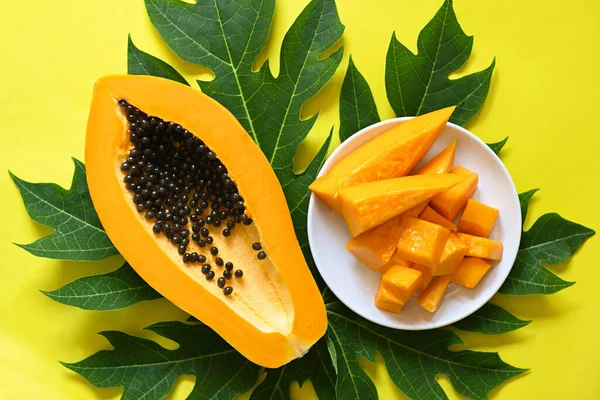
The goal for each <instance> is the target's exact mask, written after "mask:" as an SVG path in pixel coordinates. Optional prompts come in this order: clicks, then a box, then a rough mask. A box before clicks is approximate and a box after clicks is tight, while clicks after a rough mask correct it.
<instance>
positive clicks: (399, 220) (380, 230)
mask: <svg viewBox="0 0 600 400" xmlns="http://www.w3.org/2000/svg"><path fill="white" fill-rule="evenodd" d="M426 204H427V203H426V202H424V203H421V204H418V205H417V206H415V207H413V208H411V209H410V210H408V211H406V212H405V213H404V214H401V215H399V216H397V217H394V218H392V219H391V220H389V221H387V222H385V223H384V224H382V225H379V226H376V227H375V228H373V229H371V230H369V231H366V232H363V233H361V234H360V235H358V236H357V237H355V238H353V239H351V240H350V241H349V242H348V244H346V248H347V249H348V250H349V251H350V252H351V253H352V254H354V256H355V257H356V258H358V259H359V260H360V261H361V262H362V263H363V264H365V265H366V266H367V267H369V268H371V269H372V270H374V271H377V270H379V269H380V268H382V267H383V266H384V265H386V264H387V263H390V262H391V260H390V259H391V257H392V255H393V254H394V253H395V252H396V246H397V245H398V239H399V238H400V233H401V232H402V231H401V229H402V224H403V223H404V221H405V220H406V219H408V218H410V217H416V216H417V215H419V213H420V212H421V211H423V208H424V207H425V205H426ZM382 272H385V271H382Z"/></svg>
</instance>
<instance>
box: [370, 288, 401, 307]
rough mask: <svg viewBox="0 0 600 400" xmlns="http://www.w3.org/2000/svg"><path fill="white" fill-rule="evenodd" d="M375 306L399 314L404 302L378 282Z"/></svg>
mask: <svg viewBox="0 0 600 400" xmlns="http://www.w3.org/2000/svg"><path fill="white" fill-rule="evenodd" d="M375 306H376V307H377V308H379V309H380V310H383V311H388V312H391V313H394V314H399V313H400V311H402V307H403V306H404V302H402V301H401V300H400V299H399V298H397V297H396V296H394V294H392V293H391V292H390V291H389V290H387V289H386V288H384V287H383V285H382V284H379V289H378V290H377V294H376V295H375Z"/></svg>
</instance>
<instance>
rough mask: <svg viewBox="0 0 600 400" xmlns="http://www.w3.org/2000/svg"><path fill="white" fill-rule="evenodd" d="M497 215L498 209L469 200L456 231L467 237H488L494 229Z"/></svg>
mask: <svg viewBox="0 0 600 400" xmlns="http://www.w3.org/2000/svg"><path fill="white" fill-rule="evenodd" d="M498 214H499V211H498V209H496V208H494V207H490V206H488V205H485V204H483V203H480V202H478V201H475V200H473V199H469V201H468V202H467V206H466V207H465V211H464V212H463V214H462V215H461V217H460V219H459V220H458V229H459V231H460V232H462V233H467V234H469V235H474V236H481V237H488V236H489V235H490V232H492V229H493V228H494V224H495V223H496V218H498Z"/></svg>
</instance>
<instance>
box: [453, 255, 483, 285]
mask: <svg viewBox="0 0 600 400" xmlns="http://www.w3.org/2000/svg"><path fill="white" fill-rule="evenodd" d="M491 267H492V264H491V263H489V262H488V261H485V260H482V259H481V258H477V257H465V259H464V260H463V261H462V262H461V263H460V265H459V266H458V267H457V268H456V271H454V273H453V274H452V279H451V281H452V282H454V283H458V284H459V285H462V286H464V287H466V288H469V289H473V288H474V287H475V286H477V284H478V283H479V281H480V280H481V278H483V276H484V275H485V274H486V273H487V272H488V271H489V269H490V268H491Z"/></svg>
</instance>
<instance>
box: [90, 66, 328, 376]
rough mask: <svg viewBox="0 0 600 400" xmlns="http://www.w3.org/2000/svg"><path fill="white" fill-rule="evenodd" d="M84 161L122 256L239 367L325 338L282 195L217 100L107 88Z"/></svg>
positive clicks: (286, 355)
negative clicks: (226, 346) (219, 342)
mask: <svg viewBox="0 0 600 400" xmlns="http://www.w3.org/2000/svg"><path fill="white" fill-rule="evenodd" d="M224 138H225V139H224ZM232 143H235V145H232ZM85 159H86V167H87V182H88V185H89V190H90V194H91V198H92V201H93V203H94V207H95V209H96V211H97V212H98V216H99V218H100V221H101V223H102V226H103V227H104V229H105V230H106V232H107V234H108V236H109V237H110V239H111V241H112V243H114V245H115V247H116V248H117V249H118V250H119V252H120V253H121V254H122V255H123V256H124V257H125V259H127V261H128V262H129V264H130V265H131V266H132V267H133V268H134V269H135V271H136V272H137V273H138V274H139V275H140V276H141V277H142V278H143V279H144V281H146V282H148V284H149V285H151V286H152V287H153V288H154V289H156V290H157V291H158V292H159V293H161V294H162V295H163V296H164V297H166V298H167V299H168V300H169V301H171V302H172V303H174V304H175V305H177V306H178V307H179V308H181V309H183V310H184V311H186V312H187V313H189V314H191V315H193V316H194V317H196V318H198V319H199V320H200V321H202V322H203V323H205V324H206V325H208V326H209V327H211V328H212V329H213V330H214V331H215V332H217V333H218V334H219V335H221V336H222V337H223V339H224V340H226V341H227V342H229V343H230V344H231V345H232V346H233V347H234V348H235V349H236V350H238V351H239V352H240V353H241V354H242V355H243V356H244V357H246V358H248V359H249V360H250V361H251V362H253V363H255V364H258V365H261V366H264V367H267V368H276V367H279V366H281V365H283V364H286V363H288V362H289V361H291V360H293V359H295V358H298V357H301V356H302V355H304V354H305V353H306V352H307V351H308V350H309V348H310V347H311V346H312V345H313V344H314V343H316V341H317V340H318V339H319V338H320V337H321V336H323V334H324V333H325V330H326V328H327V315H326V310H325V306H324V304H323V299H322V297H321V294H320V292H319V289H318V287H317V285H316V283H315V281H314V279H313V277H312V275H311V273H310V270H309V269H308V266H307V264H306V261H305V259H304V256H303V254H302V250H301V249H300V246H299V245H298V241H297V239H296V235H295V233H294V227H293V225H292V219H291V216H290V213H289V210H288V207H287V203H286V200H285V197H284V194H283V190H282V188H281V186H280V184H279V182H278V180H277V177H276V175H275V173H274V171H273V169H272V168H271V166H270V164H269V161H268V160H267V159H266V157H265V156H264V155H263V153H262V151H261V150H260V149H259V148H258V146H256V144H255V143H254V142H253V141H252V139H251V138H250V136H249V135H248V134H247V133H246V132H245V131H244V129H243V127H242V126H241V125H240V123H239V122H238V121H237V120H236V118H235V117H234V116H233V115H232V114H231V113H230V112H229V111H228V110H227V109H225V108H224V107H223V106H221V105H220V104H219V103H217V102H216V101H215V100H213V99H211V98H210V97H208V96H206V95H205V94H203V93H201V92H200V91H198V90H195V89H193V88H191V87H189V86H186V85H182V84H180V83H176V82H173V81H170V80H166V79H161V78H156V77H150V76H139V75H135V76H134V75H127V76H109V77H104V78H102V79H100V80H99V81H98V82H97V83H96V85H95V87H94V92H93V98H92V105H91V111H90V116H89V120H88V125H87V135H86V145H85ZM173 172H177V173H178V175H175V174H174V173H173ZM207 176H210V177H211V178H210V179H204V177H207ZM213 176H214V177H215V178H214V179H215V180H214V181H212V179H213V178H212V177H213ZM165 177H167V178H169V179H168V181H167V179H166V178H165ZM171 177H175V178H173V179H172V178H171ZM178 177H179V178H178ZM161 178H163V179H161ZM209 182H210V184H209ZM265 193H268V196H265ZM175 196H177V197H175ZM219 198H220V200H219ZM213 212H214V213H213ZM236 217H237V218H236ZM209 218H210V219H209ZM200 220H202V224H200ZM234 228H235V229H234ZM209 238H210V239H209ZM255 244H257V245H255ZM254 247H257V248H258V250H256V249H254ZM238 271H239V272H238ZM217 274H219V275H217Z"/></svg>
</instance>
